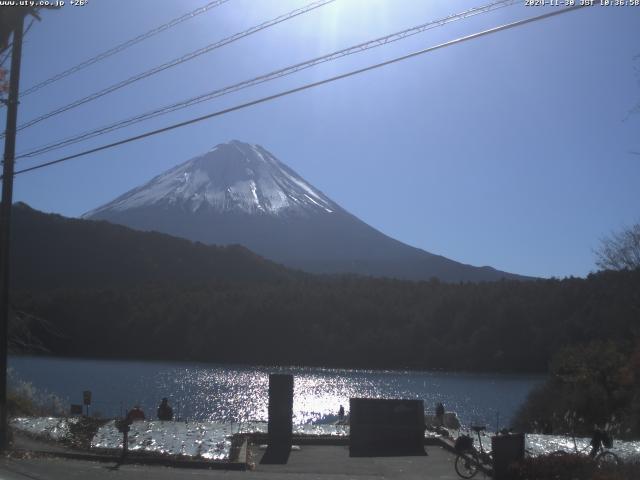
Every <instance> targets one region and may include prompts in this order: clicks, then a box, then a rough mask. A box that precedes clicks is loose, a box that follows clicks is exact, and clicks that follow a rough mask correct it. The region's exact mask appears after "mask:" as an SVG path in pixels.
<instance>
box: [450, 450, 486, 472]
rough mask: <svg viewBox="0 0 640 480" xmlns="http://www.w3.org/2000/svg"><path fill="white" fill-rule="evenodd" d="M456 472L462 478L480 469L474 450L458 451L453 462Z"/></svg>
mask: <svg viewBox="0 0 640 480" xmlns="http://www.w3.org/2000/svg"><path fill="white" fill-rule="evenodd" d="M455 468H456V473H457V474H458V475H459V476H461V477H462V478H471V477H473V476H474V475H475V474H476V473H478V470H480V459H479V458H478V454H477V453H476V452H473V451H471V452H466V453H459V454H458V456H457V457H456V463H455Z"/></svg>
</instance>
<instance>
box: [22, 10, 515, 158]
mask: <svg viewBox="0 0 640 480" xmlns="http://www.w3.org/2000/svg"><path fill="white" fill-rule="evenodd" d="M517 1H518V0H499V1H496V2H493V3H489V4H487V5H484V6H481V7H477V8H472V9H469V10H465V11H463V12H460V13H457V14H454V15H449V16H447V17H443V18H440V19H437V20H431V21H429V22H426V23H423V24H420V25H417V26H414V27H411V28H407V29H405V30H401V31H399V32H395V33H392V34H390V35H385V36H383V37H378V38H375V39H373V40H369V41H367V42H363V43H359V44H357V45H353V46H351V47H348V48H344V49H341V50H337V51H335V52H332V53H329V54H326V55H322V56H320V57H316V58H313V59H310V60H306V61H304V62H301V63H297V64H294V65H290V66H288V67H285V68H281V69H279V70H275V71H272V72H270V73H267V74H264V75H260V76H258V77H255V78H251V79H249V80H244V81H242V82H239V83H235V84H232V85H228V86H226V87H222V88H218V89H216V90H213V91H210V92H207V93H204V94H201V95H198V96H195V97H191V98H188V99H186V100H182V101H180V102H176V103H172V104H169V105H165V106H164V107H160V108H156V109H154V110H151V111H148V112H145V113H142V114H138V115H136V116H133V117H129V118H127V119H125V120H120V121H118V122H115V123H111V124H109V125H106V126H102V127H99V128H96V129H93V130H89V131H85V132H83V133H79V134H76V135H74V136H72V137H68V138H66V139H63V140H57V141H54V142H51V143H48V144H46V145H43V146H40V147H37V148H35V149H32V150H30V151H27V152H25V153H21V154H19V155H18V156H17V157H16V158H18V159H20V158H27V157H34V156H37V155H42V154H44V153H47V152H50V151H53V150H57V149H60V148H63V147H67V146H69V145H73V144H75V143H78V142H82V141H85V140H88V139H91V138H94V137H96V136H99V135H104V134H106V133H110V132H113V131H115V130H119V129H121V128H124V127H128V126H131V125H133V124H136V123H140V122H142V121H145V120H149V119H151V118H154V117H158V116H160V115H165V114H168V113H171V112H174V111H176V110H180V109H183V108H187V107H191V106H193V105H196V104H198V103H202V102H206V101H209V100H213V99H215V98H218V97H221V96H224V95H228V94H231V93H234V92H237V91H239V90H243V89H245V88H249V87H253V86H256V85H259V84H262V83H265V82H268V81H271V80H275V79H277V78H281V77H284V76H287V75H291V74H294V73H296V72H299V71H301V70H305V69H308V68H311V67H313V66H316V65H319V64H322V63H325V62H329V61H333V60H337V59H339V58H342V57H346V56H348V55H353V54H355V53H359V52H363V51H366V50H370V49H372V48H376V47H380V46H383V45H387V44H389V43H393V42H396V41H398V40H402V39H404V38H407V37H410V36H413V35H416V34H418V33H422V32H424V31H426V30H429V29H432V28H436V27H440V26H443V25H446V24H448V23H451V22H454V21H457V20H461V19H464V18H468V17H471V16H475V15H479V14H483V13H488V12H491V11H494V10H496V9H498V8H502V7H506V6H509V5H513V4H514V3H516V2H517Z"/></svg>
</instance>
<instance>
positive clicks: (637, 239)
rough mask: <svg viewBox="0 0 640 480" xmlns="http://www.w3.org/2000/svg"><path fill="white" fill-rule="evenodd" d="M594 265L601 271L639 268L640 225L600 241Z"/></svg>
mask: <svg viewBox="0 0 640 480" xmlns="http://www.w3.org/2000/svg"><path fill="white" fill-rule="evenodd" d="M596 265H598V267H600V268H601V269H603V270H625V269H628V270H634V269H636V268H640V223H636V224H635V225H632V226H631V227H629V228H625V229H624V230H622V231H620V232H614V233H612V234H611V235H610V236H608V237H606V238H604V239H602V244H601V246H600V248H599V249H598V250H597V251H596Z"/></svg>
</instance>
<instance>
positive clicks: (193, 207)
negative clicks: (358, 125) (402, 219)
mask: <svg viewBox="0 0 640 480" xmlns="http://www.w3.org/2000/svg"><path fill="white" fill-rule="evenodd" d="M83 218H85V219H91V220H106V221H109V222H112V223H117V224H122V225H126V226H129V227H131V228H134V229H138V230H155V231H159V232H164V233H168V234H170V235H174V236H178V237H184V238H187V239H190V240H193V241H199V242H202V243H205V244H219V245H226V244H241V245H244V246H245V247H247V248H249V249H250V250H253V251H254V252H256V253H258V254H260V255H262V256H264V257H266V258H268V259H271V260H274V261H277V262H280V263H283V264H285V265H287V266H290V267H294V268H299V269H302V270H306V271H309V272H313V273H357V274H363V275H372V276H384V277H393V278H400V279H410V280H428V279H430V278H433V277H437V278H439V279H440V280H443V281H487V280H498V279H500V278H525V277H520V276H518V275H515V274H510V273H506V272H501V271H499V270H496V269H494V268H491V267H474V266H471V265H466V264H462V263H459V262H455V261H453V260H449V259H447V258H445V257H442V256H439V255H434V254H432V253H429V252H426V251H424V250H421V249H418V248H414V247H411V246H409V245H406V244H404V243H402V242H399V241H398V240H395V239H393V238H391V237H388V236H387V235H385V234H383V233H381V232H379V231H378V230H376V229H374V228H373V227H371V226H369V225H367V224H366V223H364V222H363V221H361V220H359V219H358V218H356V217H355V216H353V215H351V214H350V213H349V212H347V211H346V210H345V209H343V208H342V207H340V205H338V204H336V203H335V202H334V201H333V200H331V199H330V198H328V197H327V196H326V195H324V194H323V193H322V192H321V191H319V190H318V189H317V188H315V187H314V186H312V185H311V184H309V183H308V182H307V181H305V180H304V179H302V178H301V177H300V176H299V175H298V174H297V173H296V172H294V171H293V170H292V169H290V168H289V167H288V166H286V165H285V164H284V163H282V162H281V161H279V160H278V159H277V158H276V157H275V156H273V155H272V154H271V153H269V152H268V151H267V150H265V149H264V148H262V147H261V146H258V145H250V144H247V143H243V142H240V141H237V140H233V141H231V142H229V143H224V144H220V145H217V146H216V147H214V148H213V149H211V150H210V151H209V152H207V153H205V154H204V155H201V156H198V157H195V158H193V159H191V160H188V161H187V162H185V163H182V164H180V165H178V166H176V167H174V168H172V169H170V170H168V171H166V172H164V173H162V174H160V175H158V176H157V177H155V178H153V179H152V180H151V181H149V182H148V183H146V184H145V185H142V186H140V187H137V188H135V189H133V190H131V191H129V192H127V193H125V194H123V195H121V196H120V197H118V198H116V199H115V200H113V201H112V202H110V203H107V204H106V205H103V206H101V207H99V208H97V209H95V210H92V211H90V212H87V213H86V214H84V215H83Z"/></svg>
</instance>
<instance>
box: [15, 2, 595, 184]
mask: <svg viewBox="0 0 640 480" xmlns="http://www.w3.org/2000/svg"><path fill="white" fill-rule="evenodd" d="M588 6H591V5H589V4H586V5H576V6H573V7H569V8H562V9H557V10H556V9H554V10H552V11H551V12H548V13H545V14H541V15H538V16H535V17H529V18H527V19H524V20H518V21H515V22H511V23H507V24H504V25H501V26H499V27H494V28H490V29H487V30H483V31H481V32H477V33H473V34H471V35H466V36H464V37H459V38H456V39H454V40H450V41H448V42H444V43H440V44H438V45H435V46H432V47H428V48H425V49H423V50H418V51H417V52H413V53H409V54H407V55H402V56H400V57H395V58H393V59H391V60H387V61H385V62H381V63H376V64H374V65H370V66H368V67H364V68H359V69H357V70H352V71H350V72H347V73H343V74H341V75H336V76H334V77H330V78H326V79H324V80H320V81H317V82H312V83H307V84H305V85H302V86H300V87H296V88H292V89H290V90H285V91H283V92H280V93H276V94H274V95H269V96H266V97H262V98H259V99H257V100H253V101H250V102H246V103H242V104H239V105H235V106H233V107H229V108H225V109H223V110H218V111H216V112H213V113H209V114H207V115H202V116H200V117H196V118H192V119H190V120H186V121H184V122H179V123H175V124H173V125H169V126H167V127H163V128H159V129H156V130H151V131H149V132H146V133H142V134H140V135H135V136H133V137H128V138H125V139H123V140H119V141H117V142H112V143H109V144H106V145H102V146H100V147H95V148H91V149H89V150H84V151H82V152H79V153H75V154H73V155H68V156H66V157H62V158H58V159H56V160H51V161H48V162H44V163H41V164H38V165H34V166H32V167H28V168H23V169H21V170H18V171H16V172H15V175H18V174H22V173H27V172H31V171H34V170H39V169H42V168H46V167H50V166H52V165H57V164H59V163H63V162H67V161H69V160H73V159H75V158H79V157H84V156H86V155H89V154H92V153H97V152H100V151H104V150H108V149H111V148H114V147H117V146H120V145H124V144H127V143H131V142H135V141H137V140H142V139H143V138H147V137H151V136H155V135H159V134H161V133H165V132H168V131H171V130H175V129H177V128H181V127H185V126H187V125H192V124H194V123H198V122H202V121H204V120H208V119H210V118H214V117H219V116H222V115H226V114H228V113H231V112H235V111H238V110H242V109H245V108H248V107H252V106H254V105H258V104H262V103H266V102H269V101H272V100H275V99H277V98H281V97H285V96H288V95H292V94H294V93H298V92H301V91H304V90H309V89H311V88H315V87H319V86H321V85H325V84H327V83H332V82H335V81H337V80H342V79H344V78H348V77H352V76H355V75H359V74H361V73H364V72H368V71H371V70H375V69H378V68H381V67H385V66H387V65H391V64H394V63H398V62H401V61H404V60H407V59H410V58H413V57H417V56H419V55H424V54H426V53H430V52H433V51H435V50H439V49H442V48H446V47H450V46H452V45H456V44H459V43H463V42H468V41H470V40H475V39H477V38H480V37H483V36H487V35H491V34H493V33H497V32H501V31H504V30H508V29H512V28H516V27H520V26H522V25H526V24H528V23H533V22H536V21H539V20H544V19H547V18H550V17H554V16H557V15H561V14H563V13H567V12H573V11H576V10H579V9H581V8H585V7H588Z"/></svg>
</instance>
